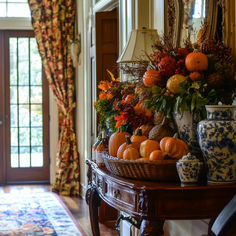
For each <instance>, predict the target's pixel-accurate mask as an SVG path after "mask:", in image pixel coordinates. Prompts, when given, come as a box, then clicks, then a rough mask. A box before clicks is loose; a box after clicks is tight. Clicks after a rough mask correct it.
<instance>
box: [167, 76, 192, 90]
mask: <svg viewBox="0 0 236 236" xmlns="http://www.w3.org/2000/svg"><path fill="white" fill-rule="evenodd" d="M186 79H187V77H185V76H183V75H179V74H175V75H172V76H171V77H170V78H169V79H168V80H167V83H166V87H167V89H168V90H169V91H170V92H172V93H174V94H177V93H178V92H179V89H180V88H179V84H180V83H181V82H183V81H185V80H186Z"/></svg>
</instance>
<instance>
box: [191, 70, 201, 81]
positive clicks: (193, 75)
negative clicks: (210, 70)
mask: <svg viewBox="0 0 236 236" xmlns="http://www.w3.org/2000/svg"><path fill="white" fill-rule="evenodd" d="M202 77H203V76H202V74H201V73H199V72H197V71H194V72H191V73H190V75H189V78H190V79H191V80H192V81H196V80H200V79H202Z"/></svg>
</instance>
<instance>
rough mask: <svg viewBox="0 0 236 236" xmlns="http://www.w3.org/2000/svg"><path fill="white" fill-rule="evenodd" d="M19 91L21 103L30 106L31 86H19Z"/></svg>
mask: <svg viewBox="0 0 236 236" xmlns="http://www.w3.org/2000/svg"><path fill="white" fill-rule="evenodd" d="M18 91H19V103H20V104H28V103H29V86H18Z"/></svg>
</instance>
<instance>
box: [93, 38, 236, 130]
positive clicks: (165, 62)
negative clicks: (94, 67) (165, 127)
mask: <svg viewBox="0 0 236 236" xmlns="http://www.w3.org/2000/svg"><path fill="white" fill-rule="evenodd" d="M148 57H149V63H148V65H146V64H142V62H141V61H140V64H141V66H140V73H136V75H137V74H139V76H136V78H135V80H133V81H126V82H121V81H120V80H119V78H118V79H115V78H114V76H113V74H112V73H111V72H109V71H108V73H109V74H110V77H111V81H102V82H101V83H100V84H99V86H98V88H99V89H100V90H101V91H100V94H99V99H98V101H97V102H96V103H95V108H96V110H97V112H98V115H99V125H100V128H101V129H106V128H108V129H109V130H110V131H111V132H114V131H116V130H117V128H119V127H121V128H122V130H123V131H129V132H132V131H134V130H135V129H136V128H137V127H138V126H140V125H142V124H147V123H149V122H153V120H154V119H155V116H154V114H155V113H157V112H162V113H163V114H164V115H165V116H166V117H171V115H172V113H173V112H175V111H176V112H178V113H182V112H183V111H185V110H188V111H191V112H194V113H197V115H198V116H199V119H204V118H205V117H206V112H205V105H206V104H217V103H218V102H220V101H221V102H222V103H223V104H232V102H233V99H234V98H235V95H236V80H235V72H234V69H233V60H232V55H231V50H230V48H228V47H226V46H225V45H224V44H223V43H222V42H217V41H215V40H207V41H204V42H198V43H194V44H192V43H191V42H190V41H186V42H185V44H184V47H182V48H175V47H174V46H173V44H172V43H171V40H169V39H168V38H167V37H163V38H162V39H160V40H158V41H157V42H156V43H155V44H154V45H153V54H152V55H148ZM144 66H146V67H145V68H146V69H145V71H143V68H144ZM123 70H124V71H126V73H127V68H125V67H123ZM136 70H137V68H136ZM129 73H130V74H132V73H133V71H132V70H130V68H129ZM133 74H134V73H133ZM154 123H155V122H154Z"/></svg>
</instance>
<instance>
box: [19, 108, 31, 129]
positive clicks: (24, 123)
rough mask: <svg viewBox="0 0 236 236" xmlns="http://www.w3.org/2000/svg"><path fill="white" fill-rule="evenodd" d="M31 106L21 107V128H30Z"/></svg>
mask: <svg viewBox="0 0 236 236" xmlns="http://www.w3.org/2000/svg"><path fill="white" fill-rule="evenodd" d="M29 112H30V111H29V105H19V126H20V127H30V120H29V118H30V117H29Z"/></svg>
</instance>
